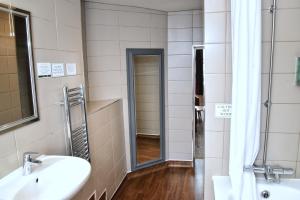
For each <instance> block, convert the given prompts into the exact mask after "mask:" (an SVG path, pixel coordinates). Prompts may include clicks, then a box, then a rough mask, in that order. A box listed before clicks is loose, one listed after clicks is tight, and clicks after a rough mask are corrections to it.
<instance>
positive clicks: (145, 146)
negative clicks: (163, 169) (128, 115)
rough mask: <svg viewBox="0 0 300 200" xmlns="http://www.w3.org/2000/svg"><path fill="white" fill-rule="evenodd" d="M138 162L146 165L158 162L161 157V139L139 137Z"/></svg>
mask: <svg viewBox="0 0 300 200" xmlns="http://www.w3.org/2000/svg"><path fill="white" fill-rule="evenodd" d="M136 139H137V161H138V163H144V162H147V161H150V160H157V159H159V157H160V150H159V149H160V146H159V145H160V142H159V137H157V138H156V137H155V138H149V137H142V136H138V137H137V138H136Z"/></svg>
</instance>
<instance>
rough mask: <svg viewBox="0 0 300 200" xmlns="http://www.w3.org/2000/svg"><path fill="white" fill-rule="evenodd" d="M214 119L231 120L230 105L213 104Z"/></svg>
mask: <svg viewBox="0 0 300 200" xmlns="http://www.w3.org/2000/svg"><path fill="white" fill-rule="evenodd" d="M215 117H216V118H231V104H215Z"/></svg>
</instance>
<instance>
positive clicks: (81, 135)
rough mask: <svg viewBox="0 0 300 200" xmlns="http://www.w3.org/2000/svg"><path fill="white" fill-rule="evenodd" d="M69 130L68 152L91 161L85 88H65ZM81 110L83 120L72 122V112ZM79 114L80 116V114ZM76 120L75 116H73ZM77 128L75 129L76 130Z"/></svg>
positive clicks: (65, 105)
mask: <svg viewBox="0 0 300 200" xmlns="http://www.w3.org/2000/svg"><path fill="white" fill-rule="evenodd" d="M63 92H64V107H65V116H66V129H67V151H68V152H69V154H70V155H72V156H75V157H80V158H83V159H85V160H88V161H90V153H89V143H88V129H87V117H86V105H85V90H84V86H83V85H80V87H76V88H71V89H69V88H68V87H66V86H65V87H64V88H63ZM78 107H79V108H80V113H81V119H79V120H78V121H75V122H74V120H72V115H71V113H72V111H76V110H75V108H78ZM80 113H79V114H80ZM76 116H77V115H76ZM73 117H74V118H75V116H73ZM74 127H75V128H74Z"/></svg>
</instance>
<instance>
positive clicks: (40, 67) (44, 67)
mask: <svg viewBox="0 0 300 200" xmlns="http://www.w3.org/2000/svg"><path fill="white" fill-rule="evenodd" d="M36 65H37V75H38V77H39V78H42V77H51V63H37V64H36Z"/></svg>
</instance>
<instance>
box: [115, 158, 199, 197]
mask: <svg viewBox="0 0 300 200" xmlns="http://www.w3.org/2000/svg"><path fill="white" fill-rule="evenodd" d="M113 200H203V160H196V162H195V168H166V169H162V170H160V171H156V172H153V173H151V174H146V175H143V176H140V177H136V178H131V179H126V180H125V181H124V182H123V184H122V185H121V187H120V188H119V189H118V191H117V192H116V194H115V196H114V197H113Z"/></svg>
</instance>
